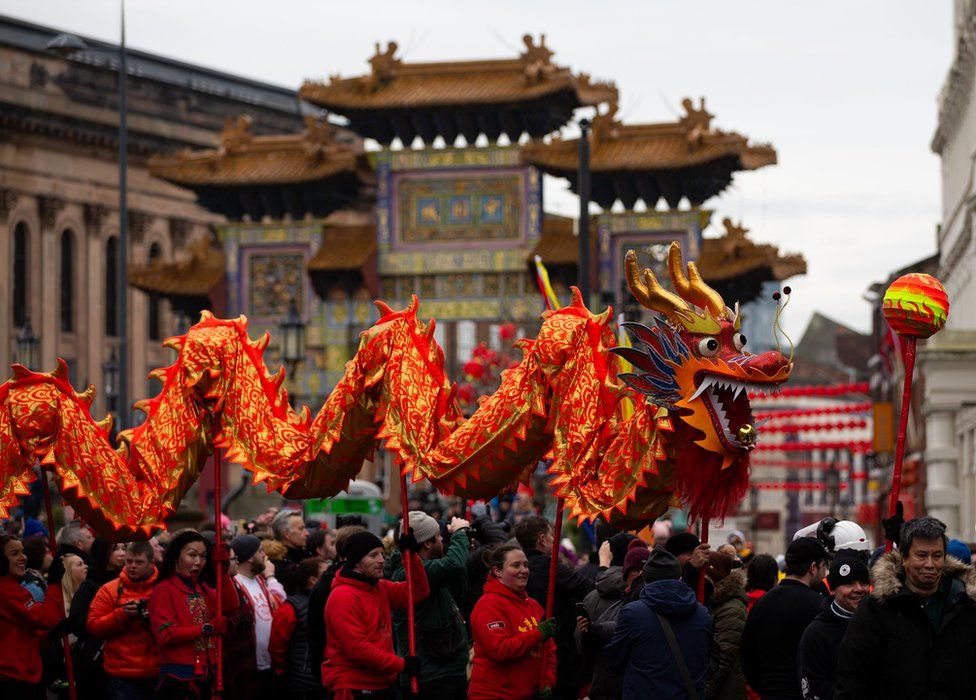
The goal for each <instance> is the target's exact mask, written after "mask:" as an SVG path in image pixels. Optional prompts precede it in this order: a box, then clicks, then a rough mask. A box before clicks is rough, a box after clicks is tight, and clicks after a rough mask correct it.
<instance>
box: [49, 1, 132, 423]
mask: <svg viewBox="0 0 976 700" xmlns="http://www.w3.org/2000/svg"><path fill="white" fill-rule="evenodd" d="M119 4H120V14H119V21H120V25H121V34H120V41H119V48H118V57H119V79H118V83H119V260H118V267H117V269H116V276H117V280H118V281H117V283H116V309H117V310H118V314H117V316H116V332H117V333H118V345H119V350H118V361H117V363H118V379H117V382H116V384H115V386H116V388H117V390H116V395H117V397H118V406H119V411H118V415H117V418H118V422H117V425H118V427H119V429H123V428H127V427H129V422H130V420H129V419H130V416H129V408H128V407H129V371H128V370H129V351H128V347H129V343H128V339H129V299H128V294H127V292H128V268H129V206H128V191H127V190H128V187H127V183H128V176H127V175H128V173H127V169H128V163H127V155H128V144H127V129H126V74H127V67H126V50H125V0H119ZM45 48H47V49H48V50H49V51H52V52H54V53H55V54H57V55H59V56H62V57H64V58H70V57H71V56H73V55H75V54H77V53H79V52H81V51H88V50H89V46H88V45H87V44H86V43H85V42H84V40H82V39H81V37H78V36H75V35H73V34H61V35H59V36H57V37H55V38H54V39H52V40H51V41H50V42H48V44H47V46H46V47H45ZM100 50H103V51H111V49H100ZM113 352H114V348H113Z"/></svg>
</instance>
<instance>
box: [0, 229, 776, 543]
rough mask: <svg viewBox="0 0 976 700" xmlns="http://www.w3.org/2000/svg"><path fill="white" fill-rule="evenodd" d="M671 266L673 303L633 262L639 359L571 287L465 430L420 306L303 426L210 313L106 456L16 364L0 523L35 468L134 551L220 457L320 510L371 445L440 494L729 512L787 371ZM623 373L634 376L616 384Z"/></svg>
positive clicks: (644, 513) (62, 382)
mask: <svg viewBox="0 0 976 700" xmlns="http://www.w3.org/2000/svg"><path fill="white" fill-rule="evenodd" d="M680 258H681V254H680V250H679V249H678V248H677V246H676V245H675V246H673V247H672V250H671V257H670V272H671V278H672V282H673V285H674V288H675V290H676V293H672V292H668V291H666V290H664V289H663V288H662V287H661V286H660V284H658V282H657V280H656V279H655V278H654V275H653V274H652V273H651V272H650V271H647V270H645V271H643V272H641V271H640V270H638V269H637V265H636V259H635V258H634V257H633V256H632V255H628V259H627V270H628V279H629V281H630V285H631V289H632V291H633V293H634V295H635V296H636V297H637V299H638V301H640V302H641V303H642V304H644V305H645V306H646V307H648V308H650V309H652V310H653V311H655V312H657V313H658V314H660V316H659V317H658V319H657V320H656V322H655V324H654V325H653V326H651V327H645V326H640V325H638V324H628V325H629V329H630V331H631V332H632V334H633V336H634V338H635V341H636V342H635V345H634V347H632V348H615V347H614V335H613V333H612V330H611V328H610V323H609V319H610V315H611V314H610V311H609V310H608V311H607V312H605V313H604V314H601V315H594V314H592V313H590V312H589V311H588V310H587V309H586V307H585V306H584V304H583V302H582V300H581V299H580V297H579V295H578V293H575V290H574V300H573V303H572V304H570V305H569V306H567V307H565V308H563V309H559V310H557V311H549V312H546V313H545V314H544V315H543V324H542V327H541V329H540V332H539V334H538V337H537V338H536V339H535V340H523V341H520V347H521V349H522V351H523V359H522V361H521V362H520V363H519V364H518V365H517V366H515V367H513V368H512V369H510V370H508V371H507V372H506V373H505V375H504V377H503V379H502V383H501V386H500V387H499V389H498V391H496V392H495V393H494V394H492V395H490V396H488V397H486V398H485V399H483V401H482V402H481V405H480V406H479V408H478V410H477V411H476V412H475V413H474V415H473V416H472V417H471V418H470V419H464V418H463V417H462V415H461V413H460V411H459V409H458V406H457V402H456V401H455V396H454V395H455V391H456V387H455V386H454V385H453V384H452V383H451V382H450V381H449V380H448V378H447V375H446V373H445V370H444V356H443V353H442V351H441V349H440V347H438V345H437V343H436V341H435V340H434V337H433V328H434V322H433V321H431V322H430V323H429V324H425V323H423V322H422V321H420V320H419V319H418V318H417V309H418V304H417V300H416V299H414V300H413V302H412V303H411V305H410V306H409V308H407V309H405V310H402V311H394V310H393V309H391V308H389V307H388V306H386V305H385V304H383V303H382V302H377V305H378V306H379V308H380V310H381V313H382V317H381V318H380V319H379V320H378V321H377V322H376V323H375V324H374V325H373V326H372V327H371V328H370V329H368V330H366V331H365V332H363V334H362V335H361V337H360V344H359V349H358V351H357V353H356V355H355V356H354V357H353V359H352V360H350V361H349V363H347V365H346V369H345V373H344V376H343V377H342V379H341V381H340V382H339V383H338V384H337V386H336V387H335V389H334V390H333V392H332V393H331V394H330V396H329V398H328V399H327V400H326V403H325V405H324V406H323V407H322V408H321V409H320V410H319V412H318V414H317V415H316V416H315V417H314V419H313V418H310V417H309V415H308V412H307V410H303V411H302V413H300V414H299V413H296V412H295V411H294V410H293V409H292V408H291V407H290V405H289V403H288V397H287V394H286V392H285V391H284V390H283V389H282V383H283V380H284V370H280V371H279V372H278V373H277V374H275V375H271V374H270V373H269V371H268V369H267V368H266V367H265V365H264V362H263V359H262V355H263V352H264V349H265V348H266V347H267V345H268V342H269V338H268V336H267V335H266V336H265V337H264V338H262V339H261V340H259V341H253V340H251V339H249V338H248V336H247V322H246V320H245V319H243V318H240V319H236V320H221V319H217V318H214V317H213V316H212V315H210V314H209V313H206V312H205V313H204V315H203V318H202V319H201V321H200V322H199V323H198V324H196V325H195V326H194V327H193V328H191V329H190V330H189V331H188V332H187V333H186V334H185V335H183V336H180V337H178V338H172V339H170V341H167V343H168V344H169V345H171V346H172V347H174V349H176V350H177V352H178V356H177V359H176V361H175V362H174V363H173V365H171V366H170V367H167V368H164V369H161V370H156V372H155V373H154V374H155V376H157V377H158V378H159V379H160V380H161V381H162V382H163V389H162V391H161V392H160V394H159V395H158V396H156V397H155V398H153V399H150V400H147V401H143V402H139V403H138V404H136V406H137V408H140V409H141V410H143V411H145V413H146V420H145V421H144V422H143V423H142V424H141V425H140V426H139V427H137V428H134V429H132V430H128V431H124V432H123V433H122V434H121V435H120V439H119V446H118V447H116V448H114V449H113V448H112V447H111V445H110V441H109V431H110V428H111V426H110V422H108V421H102V422H101V423H97V422H95V421H94V420H93V419H92V417H91V415H90V412H89V408H90V405H91V402H92V399H93V397H94V389H93V388H91V387H90V388H89V389H88V390H87V391H86V392H84V393H80V394H79V393H77V392H75V391H74V390H73V388H72V387H71V385H70V384H69V382H68V381H67V373H66V370H65V366H64V364H63V363H60V365H59V368H58V370H56V371H55V372H53V373H50V374H40V373H35V372H30V371H29V370H27V369H25V368H23V367H20V366H16V365H15V366H14V368H13V375H14V376H13V378H12V379H11V380H9V381H7V382H6V383H4V384H3V385H0V515H3V514H5V513H6V511H7V509H8V508H9V507H10V506H11V505H13V504H15V502H16V498H17V496H18V495H21V494H24V493H26V492H27V490H28V485H29V483H30V482H31V480H32V479H34V478H35V476H34V471H33V466H34V464H35V463H36V462H37V461H38V460H41V462H42V463H43V464H45V465H48V466H49V467H50V468H51V469H52V470H53V472H54V474H55V475H56V478H57V479H58V481H59V485H60V488H61V491H62V493H63V494H64V497H65V499H66V500H67V501H68V502H69V503H71V504H72V505H73V506H74V507H75V509H76V510H77V511H78V512H79V513H80V514H81V515H82V517H84V518H85V520H86V521H88V522H90V523H91V524H92V525H93V527H95V528H96V529H97V530H98V531H99V532H100V533H102V534H103V535H106V536H111V537H114V538H116V539H131V538H136V537H145V536H146V535H148V534H149V533H150V532H151V531H152V530H153V529H154V528H157V527H160V526H161V525H162V521H163V519H164V518H166V517H167V516H168V515H169V514H170V513H172V512H173V511H174V510H175V509H176V508H177V507H178V505H179V503H180V500H181V499H182V497H183V496H184V495H185V493H186V491H187V489H188V488H189V487H190V485H192V483H193V482H194V481H195V479H196V478H197V477H198V476H199V473H200V470H201V469H202V467H203V464H204V463H205V461H206V459H207V457H208V455H209V454H210V453H211V452H212V451H213V449H214V448H218V447H219V448H223V449H224V450H225V455H226V458H227V459H229V460H231V461H235V462H238V463H241V464H243V465H244V466H245V467H246V468H247V469H249V470H251V471H252V472H253V474H254V480H255V482H263V483H266V484H267V487H268V488H269V490H271V489H273V490H277V491H279V492H281V493H283V494H285V495H287V496H289V497H295V498H308V497H320V498H321V497H328V496H332V495H335V494H336V493H338V492H339V491H341V490H343V489H344V488H345V487H346V486H347V485H348V482H349V480H350V479H352V478H354V477H355V476H356V475H357V473H358V472H359V470H360V468H361V466H362V463H363V461H364V460H365V459H368V458H369V457H370V456H371V455H372V453H373V450H374V448H375V447H376V444H377V441H379V440H384V441H385V443H386V448H387V449H388V450H390V451H391V452H392V453H393V454H394V455H395V457H396V460H397V463H398V464H399V466H400V468H401V469H403V470H404V472H405V473H408V474H410V475H411V476H412V478H413V479H414V480H420V479H429V480H430V481H431V482H432V483H433V484H434V485H435V487H436V488H437V489H438V490H440V491H441V492H443V493H446V494H455V495H459V496H464V497H467V498H472V499H482V498H490V497H493V496H494V495H496V494H498V493H501V492H505V491H508V490H512V489H514V488H515V487H516V486H517V484H518V483H519V482H520V481H524V480H526V479H527V478H528V476H529V474H531V472H532V471H534V470H535V468H536V465H537V463H538V462H539V460H540V459H548V460H551V462H550V466H549V471H550V473H551V474H552V475H553V480H552V484H553V487H554V489H555V492H556V494H557V495H558V496H560V497H562V498H565V499H566V506H567V508H568V509H569V511H570V513H571V514H572V515H573V516H575V517H577V518H580V519H584V518H595V517H603V518H605V519H607V520H609V521H611V522H613V523H615V524H617V525H619V526H623V527H638V526H640V525H642V524H645V523H647V522H649V521H652V520H653V519H654V518H656V517H657V516H658V515H660V514H661V513H662V512H664V511H665V510H667V509H668V508H669V507H671V506H672V505H677V504H679V503H683V504H685V505H687V506H688V507H689V508H690V510H691V515H692V516H693V517H699V516H701V517H713V516H720V515H724V514H726V513H727V512H729V511H730V509H731V508H733V507H734V505H735V504H736V503H737V502H738V501H739V500H740V499H741V497H742V496H743V494H744V492H745V489H746V487H747V484H748V471H749V463H748V457H749V452H750V450H751V449H752V448H753V446H754V445H755V441H756V438H757V431H756V428H755V426H754V421H753V419H752V412H751V407H750V405H749V398H748V390H749V389H750V388H761V389H766V390H770V389H772V388H774V387H776V386H778V385H779V384H782V383H783V382H784V381H786V379H787V378H788V376H789V373H790V370H791V368H792V364H791V362H790V360H788V359H787V358H785V357H783V356H782V355H781V354H780V353H764V354H762V355H749V354H748V353H747V352H746V351H745V350H744V349H743V345H744V339H743V338H742V337H741V334H740V333H739V318H738V314H737V313H736V312H734V311H732V310H730V309H728V308H727V307H726V306H725V304H724V303H723V302H722V300H721V298H720V297H719V295H718V294H717V293H715V292H714V291H713V290H711V289H709V288H708V287H707V286H706V285H705V284H704V282H702V281H701V278H700V277H699V276H698V273H697V270H695V268H694V265H693V264H690V263H689V265H688V268H687V275H686V274H685V272H684V271H683V270H682V265H681V259H680ZM617 356H621V357H623V359H625V360H627V361H628V362H630V363H631V365H633V367H634V370H635V371H634V372H633V373H628V374H624V375H622V377H621V378H620V379H618V377H617V374H618V371H619V360H618V358H617ZM621 380H622V382H623V383H622V382H621ZM625 396H629V397H630V398H631V399H632V400H633V404H634V409H633V410H632V411H624V410H622V403H621V399H623V398H624V397H625Z"/></svg>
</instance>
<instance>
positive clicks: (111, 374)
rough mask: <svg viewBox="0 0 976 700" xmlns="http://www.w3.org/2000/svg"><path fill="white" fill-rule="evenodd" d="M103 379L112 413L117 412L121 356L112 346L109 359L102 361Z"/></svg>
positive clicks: (106, 399)
mask: <svg viewBox="0 0 976 700" xmlns="http://www.w3.org/2000/svg"><path fill="white" fill-rule="evenodd" d="M102 381H103V382H104V384H105V402H106V403H107V404H108V406H107V408H108V411H109V412H110V413H115V412H116V400H117V399H118V397H119V395H118V386H119V357H118V354H116V352H115V346H112V352H111V353H110V354H109V356H108V359H107V360H106V361H105V362H103V363H102Z"/></svg>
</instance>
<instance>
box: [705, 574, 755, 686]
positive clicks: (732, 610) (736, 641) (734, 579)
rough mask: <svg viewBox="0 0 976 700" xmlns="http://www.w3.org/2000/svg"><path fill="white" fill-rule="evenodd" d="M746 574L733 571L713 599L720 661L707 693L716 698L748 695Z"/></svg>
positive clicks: (712, 672)
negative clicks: (742, 653)
mask: <svg viewBox="0 0 976 700" xmlns="http://www.w3.org/2000/svg"><path fill="white" fill-rule="evenodd" d="M747 600H748V599H747V597H746V589H745V578H744V577H743V575H742V573H741V572H739V571H733V572H732V573H731V574H729V575H728V576H726V577H725V578H724V579H722V580H721V581H719V582H718V583H716V584H715V590H714V592H713V593H712V598H711V600H710V601H709V607H710V608H711V612H712V619H713V620H714V621H715V638H714V639H715V643H716V644H717V646H718V650H719V656H718V664H717V665H716V667H715V668H713V669H712V671H711V673H709V675H708V685H707V689H708V692H707V693H706V695H707V697H709V698H715V700H740V699H741V698H744V697H745V696H746V691H745V676H744V675H743V673H742V664H741V663H740V662H739V646H740V641H741V640H742V630H743V629H744V628H745V626H746V601H747Z"/></svg>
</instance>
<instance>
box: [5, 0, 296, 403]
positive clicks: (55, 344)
mask: <svg viewBox="0 0 976 700" xmlns="http://www.w3.org/2000/svg"><path fill="white" fill-rule="evenodd" d="M58 34H59V31H58V30H56V29H53V28H50V27H43V26H38V25H35V24H30V23H28V22H23V21H20V20H17V19H14V18H10V17H2V16H0V269H2V270H4V274H2V275H0V300H2V303H0V367H8V366H9V365H10V363H11V362H12V361H13V360H14V353H15V347H16V342H15V341H16V336H17V334H18V332H19V331H20V330H21V329H22V328H23V326H24V324H25V323H27V321H28V319H29V320H30V323H31V326H32V329H33V331H34V333H35V334H36V336H38V337H39V338H40V347H39V350H40V352H39V367H37V368H35V369H39V368H43V369H47V370H50V369H52V368H53V367H54V364H55V358H56V357H62V358H64V359H65V360H66V361H67V363H68V367H69V370H70V375H71V380H72V382H73V383H74V384H75V385H76V386H77V385H81V384H87V383H89V382H90V383H93V384H95V385H96V387H98V389H99V395H98V397H97V399H96V404H95V410H96V415H101V413H102V412H104V411H105V410H106V403H105V400H106V397H105V392H104V391H103V389H104V387H105V384H104V381H103V376H102V365H103V363H104V362H106V360H108V358H109V356H110V353H111V350H112V347H113V346H115V345H116V344H117V338H116V334H117V329H118V323H117V317H116V303H115V299H116V296H115V289H116V286H115V285H116V279H117V277H116V274H115V273H114V272H113V269H117V268H116V266H117V265H118V264H119V260H118V255H117V251H118V239H117V236H118V227H119V222H118V207H119V197H118V173H119V168H118V103H117V95H118V89H117V84H118V83H117V80H118V62H117V57H118V50H117V47H116V46H113V45H111V44H106V43H104V42H100V41H96V40H93V39H88V38H86V39H85V42H86V43H87V44H88V47H89V48H88V49H87V50H85V51H82V52H80V53H77V54H75V55H73V56H72V57H70V58H61V57H58V56H55V55H53V54H52V53H50V52H49V51H47V50H45V46H46V44H47V43H48V42H49V41H50V40H52V39H53V38H54V37H55V36H57V35H58ZM127 79H128V111H127V114H128V167H129V171H128V185H129V198H128V199H129V236H130V245H129V263H130V264H145V263H148V262H149V261H151V260H155V261H159V262H166V263H171V264H176V263H178V262H180V261H183V260H185V259H186V258H187V257H188V255H189V251H190V250H191V246H192V245H193V244H194V243H195V242H196V243H200V242H205V241H207V240H208V239H209V238H210V237H211V236H212V227H213V225H214V224H215V223H217V222H218V221H219V220H220V217H218V216H215V215H214V214H213V213H211V212H208V211H207V210H206V209H205V208H203V207H201V206H198V205H197V204H196V203H195V201H194V197H193V195H192V194H191V193H190V192H188V191H187V190H185V189H181V188H179V187H175V186H173V185H171V184H169V183H167V182H165V181H163V180H160V179H158V178H155V177H153V176H151V175H150V174H149V171H148V169H147V162H148V159H149V157H150V156H151V155H153V154H156V153H161V152H170V151H176V150H178V149H183V148H192V149H199V148H205V147H208V146H213V145H215V144H216V143H217V142H218V140H219V129H220V127H221V125H223V124H224V122H225V120H226V119H227V118H229V117H231V116H233V117H235V118H236V117H237V116H238V115H241V114H248V115H250V116H252V117H253V118H254V119H255V120H256V121H257V122H258V123H259V124H260V125H261V128H263V129H266V130H272V131H292V130H295V129H297V128H298V127H299V125H300V124H301V119H300V115H299V104H298V101H297V100H296V98H295V94H294V92H293V91H291V90H285V89H282V88H278V87H275V86H272V85H265V84H262V83H259V82H255V81H250V80H247V79H244V78H239V77H235V76H231V75H226V74H223V73H219V72H217V71H212V70H208V69H205V68H199V67H196V66H191V65H187V64H184V63H181V62H179V61H174V60H171V59H167V58H163V57H161V56H156V55H152V54H147V53H144V52H141V51H129V52H128V76H127ZM221 272H222V270H221ZM128 293H129V319H128V321H129V326H128V327H129V354H130V356H129V375H130V376H129V386H130V387H131V395H132V397H133V399H135V398H142V397H144V396H148V395H151V394H154V393H155V391H154V390H153V387H152V386H151V385H150V383H149V380H147V379H146V374H147V371H148V370H149V369H152V368H154V367H158V366H162V365H164V364H168V362H169V357H168V356H167V354H166V351H165V350H164V349H163V348H162V347H161V346H160V341H161V340H163V339H165V338H166V337H167V336H169V335H172V334H173V333H174V332H175V330H176V328H177V319H176V315H175V313H174V310H173V308H172V307H171V305H170V303H169V302H168V301H167V300H165V299H163V298H162V297H161V296H158V295H151V294H146V293H144V292H141V291H139V290H136V289H130V290H129V292H128Z"/></svg>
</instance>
